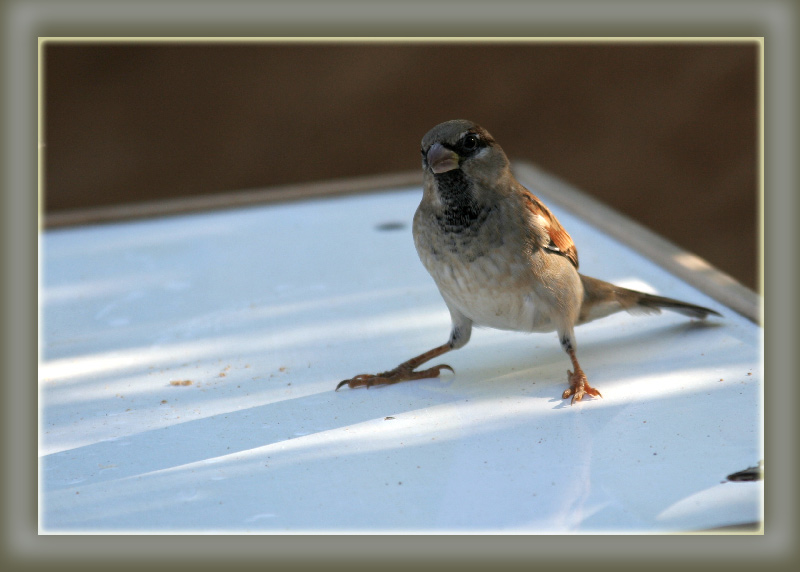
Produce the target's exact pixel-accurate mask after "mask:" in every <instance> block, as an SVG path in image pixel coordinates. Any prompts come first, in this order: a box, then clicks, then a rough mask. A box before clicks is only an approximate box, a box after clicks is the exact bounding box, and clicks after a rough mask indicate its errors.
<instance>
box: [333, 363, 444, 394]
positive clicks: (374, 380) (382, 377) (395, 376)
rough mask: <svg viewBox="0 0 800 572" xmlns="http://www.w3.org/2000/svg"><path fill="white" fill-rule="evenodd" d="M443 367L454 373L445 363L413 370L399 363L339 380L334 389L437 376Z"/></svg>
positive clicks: (386, 383) (367, 386)
mask: <svg viewBox="0 0 800 572" xmlns="http://www.w3.org/2000/svg"><path fill="white" fill-rule="evenodd" d="M443 369H449V370H450V371H452V372H453V373H455V370H454V369H453V368H452V367H450V366H449V365H447V364H441V365H436V366H433V367H431V368H428V369H425V370H422V371H414V370H413V369H411V368H410V367H403V366H402V365H401V366H398V367H396V368H394V369H393V370H390V371H384V372H383V373H379V374H376V375H371V374H368V373H362V374H359V375H357V376H355V377H352V378H350V379H345V380H343V381H340V382H339V383H338V384H337V385H336V389H335V390H334V391H339V388H340V387H342V386H343V385H347V386H348V387H350V388H351V389H352V388H356V387H361V386H364V387H366V388H367V389H369V388H370V387H372V386H373V385H390V384H392V383H398V382H400V381H411V380H414V379H427V378H431V377H439V374H440V373H441V371H442V370H443Z"/></svg>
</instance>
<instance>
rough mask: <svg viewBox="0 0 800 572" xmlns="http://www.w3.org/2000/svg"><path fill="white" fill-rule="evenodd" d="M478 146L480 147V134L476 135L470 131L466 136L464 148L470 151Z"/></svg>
mask: <svg viewBox="0 0 800 572" xmlns="http://www.w3.org/2000/svg"><path fill="white" fill-rule="evenodd" d="M477 147H478V136H477V135H475V134H473V133H469V134H468V135H466V136H465V137H464V149H466V150H468V151H472V150H473V149H475V148H477Z"/></svg>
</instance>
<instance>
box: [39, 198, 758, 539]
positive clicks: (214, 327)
mask: <svg viewBox="0 0 800 572" xmlns="http://www.w3.org/2000/svg"><path fill="white" fill-rule="evenodd" d="M419 195H420V191H419V189H413V190H409V191H397V192H392V193H386V194H380V195H375V196H361V197H350V198H339V199H333V200H324V201H315V202H308V203H300V204H290V205H282V206H270V207H263V208H249V209H242V210H232V211H226V212H220V213H212V214H200V215H192V216H181V217H171V218H166V219H160V220H152V221H143V222H135V223H125V224H117V225H107V226H96V227H85V228H76V229H68V230H58V231H52V232H48V233H46V234H45V236H44V237H43V240H42V254H43V257H44V258H43V264H42V267H43V280H42V293H41V301H42V314H41V315H42V334H41V338H42V347H41V355H42V363H41V365H40V374H39V375H40V378H39V389H40V406H41V413H40V427H41V429H40V451H39V455H40V461H41V470H40V479H41V496H40V506H41V526H42V529H43V530H44V531H54V532H58V531H79V530H90V531H119V530H132V531H151V530H152V531H181V530H186V531H268V532H298V531H319V532H331V531H335V532H338V531H373V532H380V531H388V532H391V531H451V530H452V531H489V532H502V531H515V532H540V533H553V532H565V531H632V532H633V531H636V532H638V531H644V532H659V531H675V530H678V531H680V530H698V529H704V528H710V527H718V526H725V525H729V524H739V523H747V522H753V521H755V520H758V519H759V518H760V515H761V497H762V484H761V483H733V482H723V481H725V477H726V475H728V474H730V473H732V472H735V471H738V470H742V469H744V468H746V467H748V466H752V465H754V464H755V463H756V462H758V461H759V460H760V459H761V458H762V454H761V443H762V432H761V427H762V416H761V409H760V395H761V387H760V384H761V380H762V368H761V364H760V353H761V352H760V350H761V331H760V329H759V328H758V327H757V326H755V325H753V324H752V323H750V322H749V321H747V320H745V319H744V318H741V317H739V316H737V315H735V314H734V313H733V312H732V311H731V310H728V309H726V308H724V307H720V306H719V305H718V304H716V303H715V302H714V301H713V300H711V299H709V298H708V297H706V296H704V295H703V294H702V293H700V292H698V291H696V290H694V289H692V288H690V287H689V286H687V285H685V284H683V283H681V282H680V281H679V280H677V279H676V278H675V277H673V276H670V275H668V274H666V273H664V272H663V271H662V270H660V269H659V268H657V267H655V266H654V265H653V264H651V263H650V262H648V261H647V260H644V259H642V258H640V257H638V256H637V255H636V254H634V253H632V252H631V251H630V250H629V249H628V248H627V247H624V246H622V245H619V244H617V243H615V242H613V241H611V240H610V239H608V238H607V237H604V236H601V235H599V234H598V233H597V232H596V231H594V230H593V229H592V228H590V227H587V226H586V225H584V224H582V223H581V222H580V221H578V220H576V219H574V217H571V216H570V215H569V214H568V213H564V212H561V211H558V209H553V210H554V212H555V214H556V216H558V217H559V219H560V220H561V222H562V223H563V224H564V225H565V227H566V228H568V229H569V231H570V233H571V234H572V236H573V238H574V239H575V242H576V243H577V244H578V249H579V251H580V254H581V261H582V267H581V269H582V271H583V272H585V273H586V274H589V275H593V276H597V277H599V278H603V279H607V280H613V281H616V282H617V283H619V284H621V285H624V286H627V287H634V288H637V289H641V290H646V291H649V292H656V293H660V294H665V295H669V296H672V297H676V298H680V299H684V300H687V301H691V302H695V303H698V304H702V305H706V306H709V307H712V308H715V309H717V310H719V311H720V312H722V313H723V315H724V319H722V320H715V321H713V323H709V324H703V323H699V322H692V321H689V320H686V319H685V318H683V317H681V316H677V315H670V314H664V315H662V316H656V317H634V316H629V315H627V314H618V315H616V316H612V317H610V318H607V319H604V320H600V321H598V322H594V323H591V324H587V325H585V326H580V327H579V328H578V329H577V330H576V334H577V338H578V343H579V355H580V359H581V364H582V365H583V367H584V369H585V370H586V372H587V374H588V375H589V378H590V380H591V381H592V384H593V385H595V386H596V387H598V388H599V389H600V390H601V391H602V393H603V396H604V398H603V399H596V400H587V401H585V402H583V403H581V404H578V405H576V406H574V407H570V406H569V404H568V402H564V401H563V400H561V399H560V394H561V392H562V391H563V389H564V387H565V385H566V370H567V368H568V366H569V361H568V359H567V358H566V356H565V355H564V354H563V352H562V351H561V349H560V347H559V346H558V343H557V340H556V336H555V334H532V335H524V334H518V333H513V332H499V331H493V330H478V331H476V332H475V333H474V334H473V339H472V341H470V343H469V344H468V345H467V346H466V347H465V348H464V349H461V350H459V351H457V352H453V353H451V354H447V355H445V356H443V359H442V360H440V363H449V364H450V365H452V366H453V367H454V369H455V370H456V374H455V375H453V374H450V373H449V372H445V373H444V374H443V376H442V377H441V378H439V379H431V380H420V381H415V382H408V383H402V384H398V385H395V386H389V387H378V388H372V389H370V390H366V389H358V390H349V389H347V388H343V389H342V390H340V391H338V392H334V391H333V388H334V387H335V385H336V383H337V382H338V381H339V380H341V379H344V378H348V377H351V376H352V375H354V374H357V373H361V372H375V371H381V370H385V369H387V368H391V367H393V366H395V365H397V364H398V363H399V362H401V361H403V360H405V359H408V358H409V357H411V356H413V355H416V354H418V353H420V352H422V351H424V350H427V349H430V348H431V347H434V346H436V345H439V344H441V343H442V342H444V341H445V340H446V339H447V336H448V334H449V314H448V312H447V309H446V307H445V305H444V303H443V302H442V301H441V298H440V297H439V294H438V292H437V290H436V288H435V285H434V284H433V281H432V280H431V279H430V277H429V276H428V275H427V274H426V273H425V271H424V269H423V268H422V265H421V264H420V263H419V261H418V259H417V257H416V253H415V251H414V246H413V242H412V240H411V232H410V227H409V226H408V225H406V226H405V227H404V228H402V229H400V230H388V231H380V230H377V229H378V228H380V226H381V225H382V224H384V223H387V222H392V221H401V220H402V221H410V220H411V217H412V216H413V212H414V209H415V208H416V205H417V203H418V200H419ZM384 226H385V227H386V228H394V226H393V225H384ZM600 252H602V253H603V255H604V256H602V257H600V256H599V253H600ZM608 264H611V266H608Z"/></svg>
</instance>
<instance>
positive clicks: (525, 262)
mask: <svg viewBox="0 0 800 572" xmlns="http://www.w3.org/2000/svg"><path fill="white" fill-rule="evenodd" d="M426 211H427V209H425V208H424V207H423V206H422V205H421V206H420V209H418V210H417V214H416V216H415V217H414V242H415V245H416V247H417V253H418V254H419V257H420V260H421V261H422V264H423V265H424V266H425V268H426V269H427V270H428V272H429V273H430V275H431V276H432V277H433V279H434V281H435V282H436V285H437V286H438V288H439V291H440V292H441V294H442V297H443V298H444V299H445V301H446V302H447V303H448V305H449V306H450V307H452V308H455V309H457V310H458V311H459V312H461V313H462V314H463V315H465V316H466V317H468V318H469V319H471V320H472V321H473V323H475V325H478V326H486V327H490V328H497V329H501V330H517V331H525V332H533V331H552V330H553V329H554V326H553V325H552V323H551V320H550V316H549V313H548V312H547V308H548V307H549V306H548V305H545V304H542V303H541V302H540V300H539V297H538V295H537V292H536V283H537V281H536V280H535V278H534V274H533V270H532V268H533V265H535V264H536V263H537V257H540V256H541V252H540V251H532V249H531V246H530V245H526V244H524V243H523V241H522V240H520V241H519V244H517V243H514V242H511V240H512V238H511V237H512V236H514V235H515V233H508V232H504V230H507V229H502V228H501V227H500V226H499V220H500V219H501V218H502V217H501V216H498V215H499V212H498V211H497V207H494V208H489V209H485V210H482V211H481V212H480V213H478V216H476V217H474V220H473V221H472V223H471V224H462V225H458V224H456V225H454V224H452V220H449V221H448V220H446V217H442V216H441V215H440V216H437V215H436V214H435V213H434V212H430V211H428V212H426ZM506 220H508V219H506ZM518 234H519V236H520V237H523V236H524V233H518Z"/></svg>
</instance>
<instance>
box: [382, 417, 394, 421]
mask: <svg viewBox="0 0 800 572" xmlns="http://www.w3.org/2000/svg"><path fill="white" fill-rule="evenodd" d="M389 419H394V417H384V418H383V420H384V421H388V420H389Z"/></svg>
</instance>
